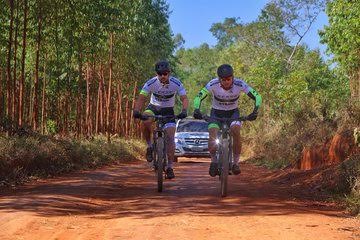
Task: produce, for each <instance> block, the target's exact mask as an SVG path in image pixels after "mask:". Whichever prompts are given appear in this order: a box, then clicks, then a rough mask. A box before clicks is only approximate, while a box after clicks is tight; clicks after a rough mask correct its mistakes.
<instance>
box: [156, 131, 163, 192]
mask: <svg viewBox="0 0 360 240" xmlns="http://www.w3.org/2000/svg"><path fill="white" fill-rule="evenodd" d="M163 160H164V139H163V138H162V137H159V138H158V139H157V140H156V167H155V177H156V180H157V190H158V192H162V190H163V177H164V176H163V171H164V170H163V168H164V167H163V164H164V163H163Z"/></svg>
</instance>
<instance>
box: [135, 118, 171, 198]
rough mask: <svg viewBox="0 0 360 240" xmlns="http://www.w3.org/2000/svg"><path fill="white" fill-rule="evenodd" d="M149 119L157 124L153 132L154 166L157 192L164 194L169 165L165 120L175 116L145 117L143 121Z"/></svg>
mask: <svg viewBox="0 0 360 240" xmlns="http://www.w3.org/2000/svg"><path fill="white" fill-rule="evenodd" d="M147 118H153V119H154V120H155V122H156V127H155V129H154V131H153V166H154V170H155V178H156V180H157V190H158V192H162V190H163V179H164V172H165V167H166V165H167V154H166V141H165V136H166V131H164V126H165V123H164V120H166V119H169V118H175V116H162V115H154V116H148V115H143V119H142V120H145V119H147Z"/></svg>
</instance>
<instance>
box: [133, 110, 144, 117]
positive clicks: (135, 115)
mask: <svg viewBox="0 0 360 240" xmlns="http://www.w3.org/2000/svg"><path fill="white" fill-rule="evenodd" d="M141 116H142V114H141V112H139V111H138V110H134V112H133V117H134V118H141Z"/></svg>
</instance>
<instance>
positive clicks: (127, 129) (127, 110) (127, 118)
mask: <svg viewBox="0 0 360 240" xmlns="http://www.w3.org/2000/svg"><path fill="white" fill-rule="evenodd" d="M127 89H130V84H129V83H128V84H127ZM125 136H126V137H129V136H130V99H129V97H127V98H126V106H125Z"/></svg>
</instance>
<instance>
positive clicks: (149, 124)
mask: <svg viewBox="0 0 360 240" xmlns="http://www.w3.org/2000/svg"><path fill="white" fill-rule="evenodd" d="M155 112H156V111H155V109H153V107H152V106H151V105H149V106H147V108H146V109H145V111H144V112H143V115H148V116H153V115H155ZM153 122H154V121H153V119H151V118H150V119H148V120H146V121H142V133H143V135H144V138H145V141H146V144H147V149H146V160H147V161H148V162H151V161H152V160H153V159H152V150H153V149H152V139H151V134H152V132H153V128H154V126H153V125H154V124H153Z"/></svg>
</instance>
